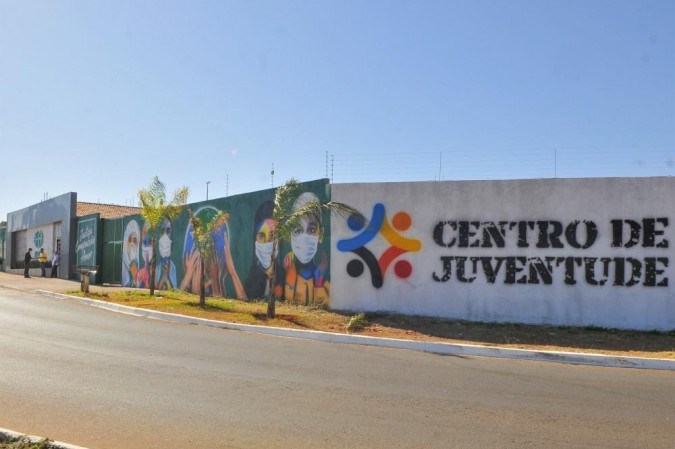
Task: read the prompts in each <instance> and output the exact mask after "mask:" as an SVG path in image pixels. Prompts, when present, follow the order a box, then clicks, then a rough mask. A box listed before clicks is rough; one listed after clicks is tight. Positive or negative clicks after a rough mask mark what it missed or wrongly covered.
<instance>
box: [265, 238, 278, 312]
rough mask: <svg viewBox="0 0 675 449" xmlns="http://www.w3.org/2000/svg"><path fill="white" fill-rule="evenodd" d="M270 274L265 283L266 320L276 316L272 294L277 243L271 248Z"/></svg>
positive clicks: (275, 271)
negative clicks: (266, 291)
mask: <svg viewBox="0 0 675 449" xmlns="http://www.w3.org/2000/svg"><path fill="white" fill-rule="evenodd" d="M272 248H273V249H272V273H271V276H270V278H269V280H268V281H267V282H269V292H270V296H269V298H268V299H267V318H270V319H272V318H274V317H275V316H276V313H277V311H276V299H277V298H276V294H275V292H274V278H275V277H276V275H277V242H276V241H275V242H274V246H273V247H272Z"/></svg>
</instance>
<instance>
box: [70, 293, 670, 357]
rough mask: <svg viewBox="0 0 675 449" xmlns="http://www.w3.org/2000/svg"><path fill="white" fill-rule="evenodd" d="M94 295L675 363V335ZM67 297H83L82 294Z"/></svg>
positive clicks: (200, 312) (279, 320)
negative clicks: (271, 313) (270, 309)
mask: <svg viewBox="0 0 675 449" xmlns="http://www.w3.org/2000/svg"><path fill="white" fill-rule="evenodd" d="M155 293H156V295H155V296H154V297H152V296H150V295H149V294H148V293H147V292H145V291H134V290H128V291H111V292H105V293H96V292H91V293H90V294H89V295H88V297H90V298H92V299H99V300H103V301H109V302H114V303H118V304H124V305H128V306H132V307H140V308H145V309H152V310H157V311H162V312H170V313H177V314H182V315H189V316H194V317H200V318H208V319H212V320H219V321H227V322H232V323H241V324H254V325H259V326H276V327H287V328H293V329H306V330H316V331H324V332H337V333H350V334H355V335H368V336H372V337H383V338H399V339H407V340H427V341H439V342H446V343H461V344H476V345H488V346H499V347H508V348H521V349H531V350H552V351H571V352H583V353H599V354H609V355H622V356H632V357H651V358H669V359H675V331H671V332H656V331H649V332H639V331H626V330H618V329H605V328H598V327H558V326H541V325H526V324H515V323H476V322H469V321H462V320H446V319H439V318H430V317H421V316H407V315H400V314H392V313H355V312H339V311H329V310H324V309H319V308H311V307H303V306H296V305H290V304H286V303H284V302H279V303H277V308H276V311H277V316H276V318H274V319H268V318H267V316H266V311H267V303H265V302H262V301H240V300H235V299H225V298H214V297H210V298H207V301H206V307H204V308H201V307H199V297H198V296H196V295H192V294H189V293H186V292H183V291H177V290H173V291H156V292H155ZM68 294H72V295H78V296H81V295H82V294H81V293H80V292H79V291H70V292H68Z"/></svg>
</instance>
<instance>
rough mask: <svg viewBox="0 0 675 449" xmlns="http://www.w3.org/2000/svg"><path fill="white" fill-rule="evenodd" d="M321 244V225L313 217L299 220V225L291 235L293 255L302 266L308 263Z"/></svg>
mask: <svg viewBox="0 0 675 449" xmlns="http://www.w3.org/2000/svg"><path fill="white" fill-rule="evenodd" d="M320 242H321V223H320V222H319V220H318V219H317V218H316V217H315V216H314V215H309V216H307V217H303V218H301V219H300V224H299V225H298V226H297V227H296V228H295V229H294V230H293V233H292V235H291V248H292V250H293V254H295V257H296V258H297V259H298V261H300V263H302V264H307V263H309V262H310V261H311V260H312V259H313V258H314V255H315V254H316V251H317V249H318V247H319V243H320Z"/></svg>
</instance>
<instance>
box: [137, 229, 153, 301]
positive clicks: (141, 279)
mask: <svg viewBox="0 0 675 449" xmlns="http://www.w3.org/2000/svg"><path fill="white" fill-rule="evenodd" d="M148 231H149V225H148V222H147V221H146V222H145V223H144V224H143V229H141V256H142V257H141V261H142V264H143V266H142V267H141V269H140V270H138V273H136V286H137V287H139V288H150V270H151V267H150V261H151V260H152V254H153V252H154V249H153V247H152V239H151V238H150V232H148Z"/></svg>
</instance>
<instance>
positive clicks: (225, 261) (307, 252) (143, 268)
mask: <svg viewBox="0 0 675 449" xmlns="http://www.w3.org/2000/svg"><path fill="white" fill-rule="evenodd" d="M302 186H303V189H302V190H303V193H301V194H300V195H299V197H298V198H297V199H296V201H295V205H296V206H297V207H301V206H302V205H304V204H305V203H306V202H307V201H310V200H312V199H319V200H323V201H325V200H328V181H327V180H318V181H312V182H307V183H303V184H302ZM274 192H275V191H274V189H268V190H263V191H259V192H253V193H247V194H243V195H236V196H231V197H226V198H219V199H215V200H211V201H205V202H199V203H193V204H190V205H189V207H190V208H191V209H192V210H193V212H194V213H195V214H196V215H197V216H199V217H200V218H201V219H202V220H205V221H208V220H210V218H212V217H213V216H215V215H216V214H217V213H218V212H224V213H227V214H228V215H229V219H228V222H227V225H226V226H224V227H223V228H221V229H220V230H219V231H217V232H215V233H214V234H213V239H214V243H215V257H213V259H212V260H211V261H210V262H209V263H208V264H207V266H206V292H207V295H214V296H224V297H231V298H239V299H261V298H266V297H267V296H268V294H269V291H268V288H269V286H268V285H269V284H268V282H267V281H268V279H269V276H270V274H271V254H272V243H271V242H272V240H271V238H272V232H273V231H274V221H273V220H272V211H273V208H274ZM328 220H329V217H328V216H323V217H307V218H306V219H304V220H302V223H301V225H300V226H299V228H298V229H297V230H296V231H295V232H294V235H293V238H292V241H291V242H289V243H286V244H284V245H282V248H281V251H280V254H279V256H278V264H277V267H278V272H277V275H276V279H275V281H274V284H273V285H274V288H275V290H276V292H277V294H278V295H279V297H281V298H284V299H285V300H287V301H289V302H292V303H297V304H303V305H323V306H329V304H330V269H329V262H330V223H329V221H328ZM123 230H124V231H123V232H124V233H123V237H122V239H123V240H122V285H123V286H126V287H145V288H147V287H148V286H149V282H150V270H151V267H150V260H151V258H152V255H153V252H154V251H157V268H156V272H155V283H156V288H158V289H181V290H186V291H190V292H193V293H198V292H199V271H198V270H199V253H198V251H197V250H196V247H195V244H194V240H193V237H192V233H191V227H190V225H189V221H188V215H187V213H183V214H181V216H179V217H178V218H177V219H176V220H174V221H173V222H169V221H165V222H164V223H163V224H162V225H161V229H160V232H159V233H158V235H157V244H156V245H155V247H154V248H153V247H152V245H151V244H150V235H149V233H148V226H147V225H146V223H145V221H144V220H143V218H142V217H141V216H140V215H132V216H128V217H124V221H123ZM279 268H280V269H279Z"/></svg>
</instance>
